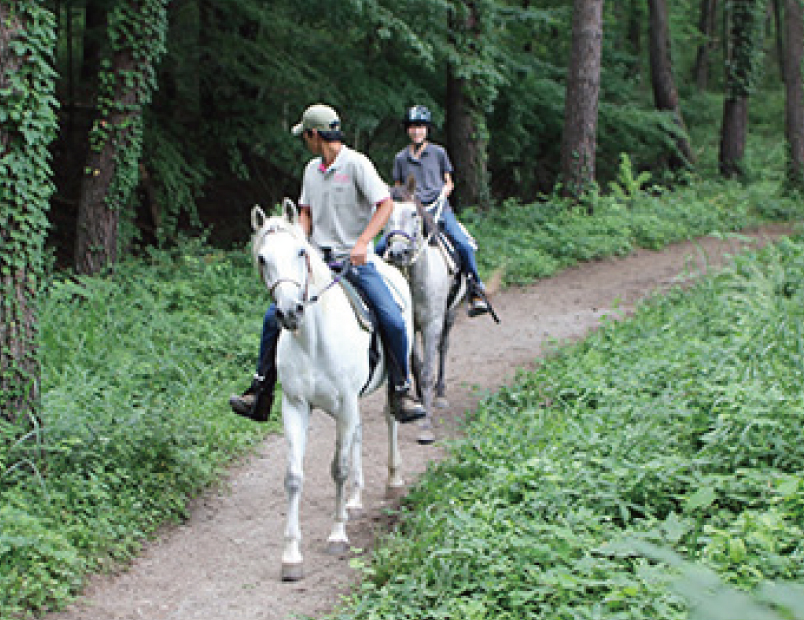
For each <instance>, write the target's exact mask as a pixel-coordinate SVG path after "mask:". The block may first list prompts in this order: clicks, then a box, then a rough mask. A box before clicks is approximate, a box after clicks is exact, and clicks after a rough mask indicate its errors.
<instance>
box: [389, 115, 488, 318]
mask: <svg viewBox="0 0 804 620" xmlns="http://www.w3.org/2000/svg"><path fill="white" fill-rule="evenodd" d="M403 122H404V125H405V129H406V131H407V133H408V137H409V138H410V144H409V145H408V146H406V147H405V148H404V149H402V150H401V151H399V152H398V153H397V154H396V157H395V158H394V167H393V173H392V176H393V180H394V185H397V186H402V185H405V183H406V182H407V178H408V176H409V175H413V178H414V179H416V197H417V198H418V199H419V200H420V201H421V202H422V204H423V205H424V206H425V207H428V208H430V209H431V211H433V210H435V209H437V208H438V201H439V199H440V198H442V197H443V199H444V204H443V206H442V207H441V214H440V218H439V224H440V225H441V229H442V230H443V231H444V233H445V234H446V235H447V237H449V239H450V241H451V242H452V244H453V245H454V246H455V249H456V250H457V252H458V254H459V256H460V257H461V269H462V270H463V272H464V273H465V274H466V278H467V283H468V285H469V316H471V317H474V316H479V315H481V314H485V313H486V312H489V310H490V308H489V305H488V302H487V301H486V289H485V286H484V285H483V281H482V280H481V279H480V275H479V274H478V272H477V261H476V259H475V251H474V248H473V247H472V244H471V241H470V239H469V237H468V236H467V234H466V232H465V231H464V229H463V228H462V227H461V225H460V224H458V220H457V218H456V217H455V213H454V212H453V210H452V207H451V206H450V204H449V200H448V197H449V195H450V194H451V193H452V190H453V189H454V187H455V184H454V183H453V181H452V171H453V168H452V162H451V161H450V159H449V155H447V151H446V149H445V148H444V147H442V146H440V145H438V144H433V143H432V142H430V141H429V140H428V139H427V138H428V135H427V134H428V132H429V130H430V127H431V126H432V115H431V114H430V110H429V109H428V108H426V107H425V106H423V105H415V106H413V107H411V108H408V109H407V111H406V112H405V118H404V121H403Z"/></svg>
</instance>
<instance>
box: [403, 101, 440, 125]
mask: <svg viewBox="0 0 804 620" xmlns="http://www.w3.org/2000/svg"><path fill="white" fill-rule="evenodd" d="M432 120H433V117H432V115H431V114H430V110H428V109H427V108H426V107H425V106H423V105H415V106H413V107H412V108H408V110H407V112H405V120H404V123H405V127H409V126H410V125H427V126H428V127H429V126H430V125H431V124H432Z"/></svg>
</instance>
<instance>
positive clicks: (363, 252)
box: [349, 241, 368, 266]
mask: <svg viewBox="0 0 804 620" xmlns="http://www.w3.org/2000/svg"><path fill="white" fill-rule="evenodd" d="M367 260H368V244H367V243H364V242H362V241H358V242H357V243H356V244H355V246H354V247H353V248H352V251H351V252H349V262H351V263H352V264H353V265H355V266H360V265H365V264H366V261H367Z"/></svg>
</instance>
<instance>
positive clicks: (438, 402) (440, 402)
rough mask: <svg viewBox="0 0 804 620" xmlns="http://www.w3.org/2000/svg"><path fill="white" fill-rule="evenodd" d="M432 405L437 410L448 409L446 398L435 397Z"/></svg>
mask: <svg viewBox="0 0 804 620" xmlns="http://www.w3.org/2000/svg"><path fill="white" fill-rule="evenodd" d="M433 404H434V405H435V406H436V407H437V408H439V409H449V401H448V400H447V397H446V396H437V397H436V398H435V400H434V401H433Z"/></svg>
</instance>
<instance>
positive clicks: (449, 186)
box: [441, 172, 455, 198]
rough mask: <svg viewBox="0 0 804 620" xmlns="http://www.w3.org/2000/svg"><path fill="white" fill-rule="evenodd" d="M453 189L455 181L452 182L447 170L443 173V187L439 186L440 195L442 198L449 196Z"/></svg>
mask: <svg viewBox="0 0 804 620" xmlns="http://www.w3.org/2000/svg"><path fill="white" fill-rule="evenodd" d="M453 189H455V183H453V182H452V175H451V174H450V173H449V172H445V173H444V187H442V188H441V195H442V196H443V197H444V198H449V195H450V194H451V193H452V190H453Z"/></svg>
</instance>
